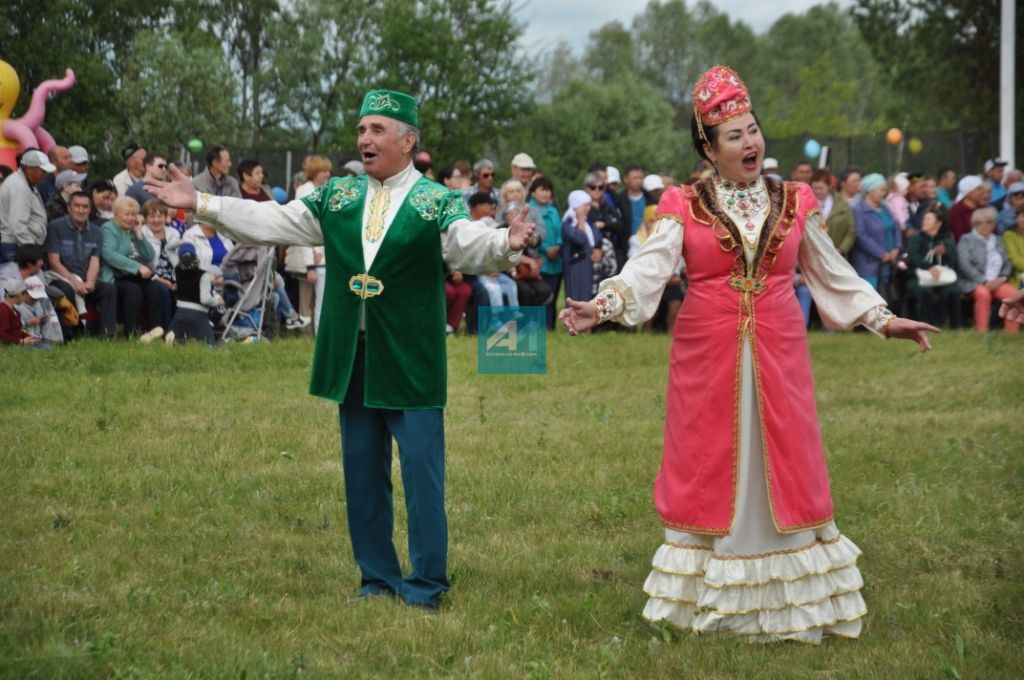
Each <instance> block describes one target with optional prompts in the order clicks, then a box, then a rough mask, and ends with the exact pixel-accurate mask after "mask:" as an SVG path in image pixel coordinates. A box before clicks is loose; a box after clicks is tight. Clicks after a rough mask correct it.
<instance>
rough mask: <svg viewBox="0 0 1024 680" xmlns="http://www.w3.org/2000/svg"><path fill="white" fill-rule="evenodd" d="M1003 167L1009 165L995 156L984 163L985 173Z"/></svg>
mask: <svg viewBox="0 0 1024 680" xmlns="http://www.w3.org/2000/svg"><path fill="white" fill-rule="evenodd" d="M1004 165H1009V163H1007V162H1006V161H1004V160H1003V159H1002V158H1000V157H999V156H995V157H994V158H989V159H988V160H987V161H985V172H988V171H989V170H991V169H992V168H998V167H1002V166H1004Z"/></svg>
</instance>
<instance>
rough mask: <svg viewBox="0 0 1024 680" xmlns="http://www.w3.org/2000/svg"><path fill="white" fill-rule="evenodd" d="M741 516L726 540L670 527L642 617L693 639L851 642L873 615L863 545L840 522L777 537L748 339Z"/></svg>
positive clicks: (739, 495)
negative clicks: (864, 593)
mask: <svg viewBox="0 0 1024 680" xmlns="http://www.w3.org/2000/svg"><path fill="white" fill-rule="evenodd" d="M742 371H743V376H742V378H743V379H742V381H741V383H742V387H741V393H740V460H739V465H738V471H739V480H738V484H737V498H736V514H735V519H734V522H733V526H732V531H731V532H730V533H729V535H727V536H710V535H707V534H697V533H692V532H686V531H675V530H673V529H666V530H665V542H664V543H663V544H662V546H661V547H660V548H658V550H657V552H656V553H655V554H654V560H653V562H652V565H651V573H650V575H649V576H648V577H647V581H646V583H645V584H644V592H646V593H647V595H648V596H649V597H650V599H649V600H648V601H647V605H646V606H645V607H644V611H643V616H644V618H645V619H647V620H648V621H651V622H657V621H668V622H670V623H671V624H673V625H674V626H676V627H678V628H681V629H686V630H692V631H695V632H697V633H723V632H724V633H734V634H739V635H744V636H747V637H748V638H749V639H750V640H751V641H759V642H768V641H773V640H799V641H801V642H810V643H815V644H817V643H819V642H821V639H822V637H823V636H825V635H836V636H841V637H849V638H855V637H858V636H859V635H860V631H861V617H863V616H864V614H866V613H867V607H866V606H865V604H864V599H863V598H862V597H861V594H860V589H861V588H862V587H863V585H864V581H863V579H862V578H861V575H860V571H859V570H858V569H857V564H856V563H857V558H858V557H859V556H860V549H859V548H858V547H857V546H856V545H854V544H853V541H851V540H850V539H848V538H846V537H845V536H843V535H842V534H841V533H839V530H838V529H837V528H836V525H835V523H833V522H829V523H828V524H827V525H825V526H822V527H819V528H817V529H811V530H807V531H799V532H796V533H789V534H781V533H779V532H778V530H777V529H776V528H775V524H774V522H773V521H772V515H771V508H770V505H769V502H768V492H767V488H766V482H765V474H764V450H763V445H762V442H761V428H760V427H759V426H757V425H758V423H759V418H760V414H759V413H758V411H757V400H756V398H755V396H756V395H755V394H754V380H753V361H752V358H751V353H750V346H749V343H744V348H743V366H742Z"/></svg>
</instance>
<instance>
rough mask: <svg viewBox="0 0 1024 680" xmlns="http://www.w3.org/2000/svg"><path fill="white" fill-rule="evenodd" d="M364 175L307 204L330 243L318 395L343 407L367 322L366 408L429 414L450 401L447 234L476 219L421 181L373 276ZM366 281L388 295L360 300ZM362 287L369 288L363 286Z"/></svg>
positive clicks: (454, 196)
mask: <svg viewBox="0 0 1024 680" xmlns="http://www.w3.org/2000/svg"><path fill="white" fill-rule="evenodd" d="M367 181H368V180H367V177H366V175H360V176H359V177H346V178H333V179H331V180H330V181H329V182H328V183H327V184H325V185H324V186H323V187H321V188H320V189H318V190H317V191H315V192H314V193H313V194H311V195H310V196H308V197H306V198H304V199H302V200H303V202H305V204H306V205H307V207H309V209H310V211H312V213H313V214H314V215H315V216H316V217H317V219H319V220H320V228H321V230H322V231H323V236H324V252H325V259H326V277H327V278H326V281H325V283H324V303H323V305H322V309H321V313H320V323H319V326H318V330H317V338H316V352H315V354H314V357H313V376H312V379H311V381H310V388H309V391H310V393H311V394H313V395H315V396H318V397H324V398H325V399H332V400H334V401H336V402H338V403H344V402H345V395H346V393H347V391H348V385H349V380H350V379H351V377H352V366H353V363H354V361H355V354H356V344H357V343H358V340H359V316H360V313H363V314H365V318H366V336H365V341H366V364H365V376H366V381H365V385H366V388H365V392H364V394H363V405H365V406H367V407H371V408H387V409H402V410H421V409H435V408H444V406H445V402H446V400H447V366H446V346H445V293H444V277H445V265H444V261H443V259H442V253H441V232H442V231H444V230H445V229H447V228H448V225H449V224H451V223H452V222H453V221H455V220H456V219H459V218H468V214H467V212H466V206H465V203H464V201H463V199H462V195H461V194H460V193H459V192H455V191H448V190H447V189H445V188H444V187H443V186H441V185H439V184H437V183H435V182H432V181H431V180H429V179H427V178H425V177H423V178H420V179H419V180H418V181H417V182H416V184H415V185H414V186H413V188H412V189H410V190H409V193H408V195H407V196H406V199H405V201H404V202H403V203H402V206H401V207H400V208H399V210H398V213H397V215H396V216H395V220H394V222H392V223H391V225H390V226H389V227H388V230H387V233H385V235H384V241H383V242H382V243H381V247H380V250H379V251H378V252H377V256H376V257H375V258H374V260H373V264H372V266H371V267H370V268H369V270H367V269H366V267H365V265H364V264H363V243H362V230H363V206H364V203H365V199H366V193H367V192H366V189H367ZM360 274H367V275H369V276H370V277H373V278H374V279H376V280H378V281H379V282H380V283H381V284H382V287H381V288H380V291H379V293H378V294H376V295H367V296H361V295H358V294H356V293H355V292H353V290H352V288H353V287H356V288H359V287H360V283H359V282H353V280H352V279H353V277H356V276H359V275H360ZM362 285H365V283H363V284H362Z"/></svg>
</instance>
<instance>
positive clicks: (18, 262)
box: [0, 243, 80, 342]
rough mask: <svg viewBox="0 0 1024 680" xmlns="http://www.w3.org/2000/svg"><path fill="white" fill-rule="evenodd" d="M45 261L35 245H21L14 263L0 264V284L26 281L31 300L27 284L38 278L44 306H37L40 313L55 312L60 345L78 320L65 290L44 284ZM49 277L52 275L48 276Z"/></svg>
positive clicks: (69, 334) (39, 248)
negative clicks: (44, 297)
mask: <svg viewBox="0 0 1024 680" xmlns="http://www.w3.org/2000/svg"><path fill="white" fill-rule="evenodd" d="M45 261H46V251H44V250H43V247H42V246H37V245H36V244H34V243H24V244H22V245H20V246H18V250H17V254H16V255H15V261H14V262H7V263H5V264H2V265H0V283H3V282H4V281H7V280H9V279H21V280H22V281H25V282H26V283H25V285H26V286H27V287H28V288H29V294H30V297H32V298H33V299H35V297H36V296H35V295H33V294H32V293H33V290H32V289H33V286H31V285H29V284H28V280H29V279H36V278H38V279H39V281H40V282H41V283H42V284H43V291H44V293H45V294H46V304H42V303H36V304H41V305H42V311H43V312H46V311H54V312H55V313H54V316H53V322H54V323H55V324H56V327H57V330H59V331H61V339H60V341H59V342H63V341H64V339H65V338H70V337H71V335H72V334H73V332H74V330H75V329H76V328H77V327H78V325H79V323H80V319H79V315H78V311H77V310H76V309H75V305H74V303H72V302H71V301H70V300H69V299H68V297H67V296H66V295H65V294H64V291H63V290H62V289H61V288H58V287H57V286H55V285H46V278H45V274H44V272H43V264H44V262H45ZM51 276H53V275H52V274H51ZM57 311H59V312H60V313H59V315H58V314H57V313H56V312H57Z"/></svg>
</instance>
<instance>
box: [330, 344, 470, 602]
mask: <svg viewBox="0 0 1024 680" xmlns="http://www.w3.org/2000/svg"><path fill="white" fill-rule="evenodd" d="M365 356H366V348H365V345H364V343H363V341H362V340H360V342H359V345H358V347H357V349H356V357H355V366H353V370H352V379H351V382H350V384H349V387H348V393H347V394H346V395H345V403H344V404H342V405H341V406H339V408H338V410H339V418H340V421H341V423H340V424H341V461H342V469H343V471H344V474H345V497H346V509H347V514H348V529H349V535H350V536H351V540H352V552H353V554H354V556H355V560H356V563H357V564H358V565H359V570H360V572H361V574H362V579H361V583H360V594H361V595H375V594H383V593H387V594H392V595H398V596H399V597H401V598H402V599H403V600H405V601H406V602H408V603H409V604H413V605H421V606H426V607H436V606H437V604H438V597H439V596H440V594H441V593H443V592H444V591H446V590H448V589H449V587H450V585H449V583H448V576H447V562H448V520H447V517H446V515H445V509H444V411H443V410H441V409H430V410H425V411H402V410H392V409H378V408H367V407H366V406H364V405H363V395H364V394H365V391H364V385H365V382H364V377H365ZM392 439H393V440H394V441H395V442H396V443H397V444H398V455H399V463H400V465H401V470H402V487H403V489H404V492H405V507H406V512H407V515H408V528H409V561H410V563H411V571H410V573H409V575H408V576H406V577H404V578H403V576H402V568H401V565H400V564H399V561H398V555H397V554H396V552H395V545H394V542H393V533H394V501H393V493H392V483H391V452H392V445H391V442H392Z"/></svg>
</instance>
